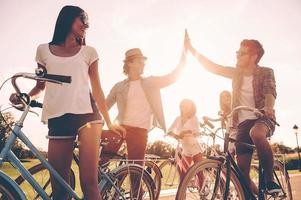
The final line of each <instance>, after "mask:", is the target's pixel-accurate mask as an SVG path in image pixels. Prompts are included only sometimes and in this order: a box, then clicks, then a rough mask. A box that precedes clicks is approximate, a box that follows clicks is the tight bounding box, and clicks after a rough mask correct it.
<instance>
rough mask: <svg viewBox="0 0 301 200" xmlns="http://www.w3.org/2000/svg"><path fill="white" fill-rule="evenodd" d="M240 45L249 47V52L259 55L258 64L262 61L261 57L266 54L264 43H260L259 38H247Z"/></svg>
mask: <svg viewBox="0 0 301 200" xmlns="http://www.w3.org/2000/svg"><path fill="white" fill-rule="evenodd" d="M240 46H244V47H248V49H249V52H250V53H251V54H256V55H257V59H256V61H255V62H256V64H257V63H258V62H259V61H260V59H261V58H262V56H263V54H264V49H263V47H262V44H260V42H258V40H248V39H245V40H243V41H241V43H240Z"/></svg>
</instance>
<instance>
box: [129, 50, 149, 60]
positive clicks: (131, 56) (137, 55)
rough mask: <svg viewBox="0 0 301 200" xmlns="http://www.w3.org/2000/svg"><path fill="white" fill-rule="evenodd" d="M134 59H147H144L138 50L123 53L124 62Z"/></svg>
mask: <svg viewBox="0 0 301 200" xmlns="http://www.w3.org/2000/svg"><path fill="white" fill-rule="evenodd" d="M134 58H144V59H145V60H146V59H147V57H145V56H144V55H143V54H142V51H141V50H140V49H139V48H133V49H129V50H127V51H126V52H125V59H124V62H126V61H128V60H132V59H134Z"/></svg>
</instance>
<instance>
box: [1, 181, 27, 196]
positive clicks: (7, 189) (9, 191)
mask: <svg viewBox="0 0 301 200" xmlns="http://www.w3.org/2000/svg"><path fill="white" fill-rule="evenodd" d="M19 199H22V197H21V196H20V195H19V193H18V192H17V190H16V189H15V188H14V187H12V185H11V184H9V182H8V181H7V180H5V179H4V178H3V177H0V200H19Z"/></svg>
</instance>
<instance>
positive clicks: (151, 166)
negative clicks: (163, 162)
mask: <svg viewBox="0 0 301 200" xmlns="http://www.w3.org/2000/svg"><path fill="white" fill-rule="evenodd" d="M145 167H146V171H147V172H148V173H149V174H150V175H151V177H152V179H153V180H154V182H155V191H154V193H155V199H156V200H157V199H159V196H160V191H161V184H162V173H161V170H160V168H159V167H158V165H157V164H156V163H155V162H153V161H145Z"/></svg>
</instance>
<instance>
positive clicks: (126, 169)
mask: <svg viewBox="0 0 301 200" xmlns="http://www.w3.org/2000/svg"><path fill="white" fill-rule="evenodd" d="M109 177H111V180H112V181H113V182H114V185H115V186H116V187H117V188H118V190H119V191H120V192H121V194H119V193H118V192H117V190H116V188H115V187H114V186H113V185H112V184H110V182H109V181H107V182H106V184H105V186H104V187H103V188H102V189H101V192H100V193H101V196H102V199H104V200H119V199H123V198H124V199H133V200H136V199H137V200H140V199H145V200H154V199H155V193H154V188H155V185H154V181H153V180H152V178H151V176H150V175H149V174H148V173H147V172H146V171H145V170H144V169H143V168H142V167H139V166H137V165H131V164H129V165H124V166H123V167H122V168H120V169H119V170H118V171H116V172H114V173H111V172H110V174H109ZM103 179H104V178H103V177H102V179H101V180H103Z"/></svg>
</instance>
